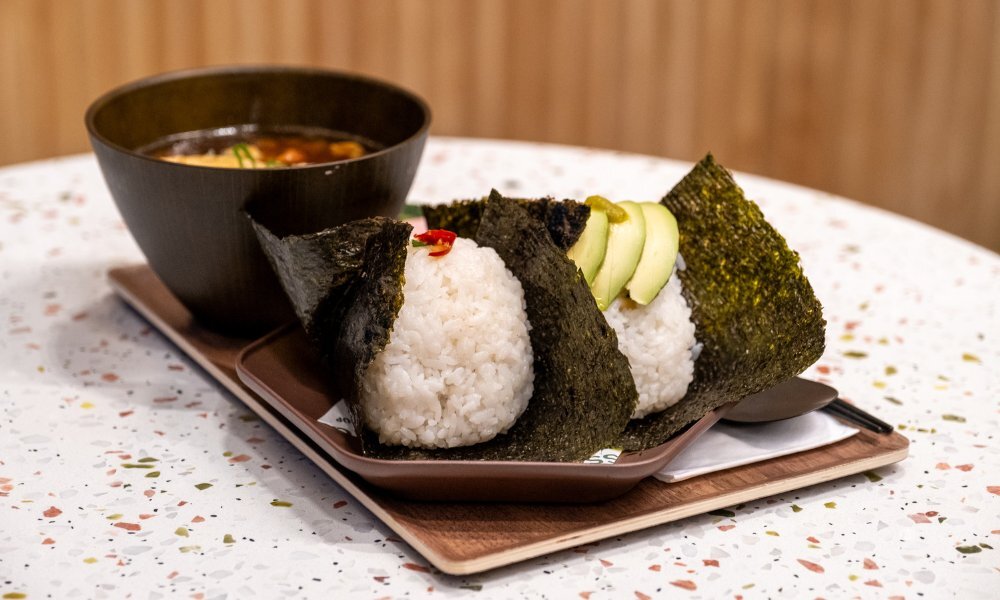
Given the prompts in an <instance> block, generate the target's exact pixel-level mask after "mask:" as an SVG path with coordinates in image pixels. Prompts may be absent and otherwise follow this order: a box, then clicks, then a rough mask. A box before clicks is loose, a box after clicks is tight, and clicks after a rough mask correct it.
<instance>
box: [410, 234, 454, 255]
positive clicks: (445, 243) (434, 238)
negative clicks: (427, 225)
mask: <svg viewBox="0 0 1000 600" xmlns="http://www.w3.org/2000/svg"><path fill="white" fill-rule="evenodd" d="M413 237H414V239H416V240H417V241H419V242H422V243H423V245H427V246H431V252H430V255H431V256H444V255H445V254H448V253H449V252H451V247H452V245H454V243H455V238H456V237H458V236H456V235H455V234H454V232H451V231H448V230H447V229H431V230H430V231H428V232H426V233H421V234H420V235H415V236H413Z"/></svg>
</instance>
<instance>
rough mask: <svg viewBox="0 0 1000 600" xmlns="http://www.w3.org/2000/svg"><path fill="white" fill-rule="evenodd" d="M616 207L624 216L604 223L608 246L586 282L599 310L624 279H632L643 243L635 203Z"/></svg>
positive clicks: (643, 227)
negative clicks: (590, 280)
mask: <svg viewBox="0 0 1000 600" xmlns="http://www.w3.org/2000/svg"><path fill="white" fill-rule="evenodd" d="M618 206H620V207H621V208H623V209H625V212H626V213H627V214H628V219H626V220H624V221H622V222H621V223H610V224H609V225H608V249H607V252H605V254H604V262H602V263H601V267H600V268H599V269H598V270H597V275H595V276H594V282H593V283H592V284H591V285H590V291H591V292H592V293H593V294H594V298H595V299H596V300H597V306H598V307H600V309H601V310H605V309H607V308H608V307H609V306H611V302H612V301H614V299H615V298H617V297H618V294H619V293H620V292H621V291H622V288H623V287H625V284H626V283H627V282H628V280H629V279H632V274H633V273H634V272H635V267H636V266H637V265H638V264H639V258H640V257H641V256H642V247H643V244H644V243H645V242H646V219H645V217H643V214H642V209H641V208H639V205H638V204H636V203H635V202H619V203H618Z"/></svg>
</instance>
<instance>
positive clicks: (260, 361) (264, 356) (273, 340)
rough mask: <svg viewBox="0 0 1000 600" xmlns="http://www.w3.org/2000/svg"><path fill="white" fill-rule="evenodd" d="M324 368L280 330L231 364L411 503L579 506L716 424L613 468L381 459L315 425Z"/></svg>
mask: <svg viewBox="0 0 1000 600" xmlns="http://www.w3.org/2000/svg"><path fill="white" fill-rule="evenodd" d="M325 371H326V370H325V369H324V368H323V367H322V365H321V363H320V361H319V359H318V357H317V356H316V354H315V353H314V352H313V350H312V347H311V346H310V344H309V341H308V339H307V337H306V334H305V332H304V331H302V328H301V327H299V326H298V325H289V326H286V327H282V328H280V329H278V330H276V331H274V332H272V333H270V334H268V335H266V336H264V337H263V338H261V339H259V340H257V341H255V342H253V343H252V344H250V345H249V346H247V347H246V348H245V349H244V350H243V351H242V352H241V353H240V356H239V358H237V360H236V372H237V374H238V375H239V378H240V381H242V382H243V384H244V385H246V386H247V387H248V388H250V389H251V390H253V392H254V393H256V394H257V395H258V396H260V398H261V399H263V400H264V401H265V402H267V403H268V404H270V405H271V407H272V408H274V409H276V410H277V411H278V412H279V413H280V414H281V415H282V416H284V417H285V418H286V419H288V420H289V421H290V422H291V423H293V424H294V425H295V426H296V427H298V428H299V430H300V431H302V432H303V433H305V434H306V435H307V436H309V438H310V439H311V440H312V441H313V442H315V443H316V445H317V446H319V447H320V448H322V449H323V450H324V451H325V452H326V453H327V454H329V455H330V456H331V457H333V459H334V460H336V461H337V462H338V463H340V465H341V466H343V467H345V468H347V469H350V470H351V471H353V472H355V473H357V474H358V475H360V476H361V477H362V478H364V479H365V480H366V481H368V482H369V483H371V484H373V485H375V486H378V487H380V488H382V489H385V490H388V491H391V492H393V493H395V494H397V495H399V496H401V497H405V498H410V499H414V500H437V501H442V500H443V501H480V502H482V501H486V502H498V501H500V502H558V503H585V502H598V501H602V500H608V499H611V498H614V497H616V496H620V495H621V494H624V493H625V492H627V491H628V490H630V489H631V488H633V487H634V486H635V485H636V484H637V483H639V482H640V481H641V480H642V479H644V478H646V477H648V476H650V475H652V474H653V473H655V472H657V471H659V470H660V469H662V468H663V467H664V466H665V465H666V464H667V463H668V462H670V460H671V459H673V458H674V457H675V456H677V454H679V453H680V452H681V451H682V450H683V449H684V448H686V447H687V446H688V445H689V444H691V442H693V441H694V440H696V439H697V438H698V437H699V436H700V435H701V434H703V433H704V432H705V431H707V430H708V429H709V427H711V426H712V425H714V424H715V422H716V421H718V420H719V418H721V416H722V415H723V413H724V411H725V408H723V409H719V410H716V411H713V412H711V413H709V414H708V415H705V416H704V417H702V418H701V419H700V420H698V421H696V422H695V423H693V424H691V425H690V426H689V427H688V428H687V429H685V430H684V431H683V432H681V433H679V434H678V435H676V436H674V437H673V438H671V439H670V440H669V441H667V442H666V443H664V444H661V445H659V446H656V447H655V448H650V449H648V450H643V451H641V452H626V453H624V454H622V455H621V456H620V457H619V458H618V460H617V461H616V462H615V463H614V464H585V463H556V462H521V461H460V460H383V459H377V458H371V457H368V456H364V455H363V454H361V449H360V444H359V442H358V439H357V438H356V437H354V436H352V435H349V434H347V433H345V432H344V431H342V430H340V429H337V428H336V427H331V426H329V425H326V424H324V423H320V422H319V419H320V417H322V416H323V415H324V414H325V413H326V412H327V411H328V410H329V409H330V408H331V407H332V406H333V405H334V404H335V403H336V402H337V398H334V397H332V396H331V395H330V393H329V392H328V390H329V389H330V386H329V384H328V383H327V380H326V379H325V378H324V377H325Z"/></svg>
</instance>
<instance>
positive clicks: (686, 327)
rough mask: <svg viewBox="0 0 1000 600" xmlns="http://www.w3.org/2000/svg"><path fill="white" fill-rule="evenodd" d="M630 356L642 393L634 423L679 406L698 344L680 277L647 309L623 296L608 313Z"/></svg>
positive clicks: (622, 348)
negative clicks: (694, 350) (682, 292)
mask: <svg viewBox="0 0 1000 600" xmlns="http://www.w3.org/2000/svg"><path fill="white" fill-rule="evenodd" d="M604 316H605V317H606V318H607V320H608V323H609V324H610V325H611V326H612V327H613V328H614V330H615V333H617V334H618V348H619V349H620V350H621V351H622V353H623V354H625V356H626V357H628V362H629V364H630V365H631V367H632V378H633V379H635V387H636V389H637V390H638V392H639V403H638V405H637V406H636V409H635V412H634V413H632V418H633V419H640V418H642V417H645V416H646V415H648V414H651V413H654V412H659V411H662V410H664V409H666V408H668V407H670V406H673V405H674V404H676V403H677V402H678V401H679V400H680V399H681V398H683V397H684V394H685V393H686V392H687V388H688V385H689V384H690V383H691V380H692V379H693V378H694V356H693V353H692V350H693V349H695V346H696V341H695V337H694V329H695V328H694V323H692V322H691V309H690V308H688V305H687V302H686V301H685V300H684V296H682V295H681V283H680V278H678V277H677V275H676V273H675V274H674V275H672V276H671V277H670V280H669V281H668V282H667V285H665V286H664V287H663V289H662V290H660V293H659V294H657V296H656V298H654V299H653V301H652V302H650V303H649V304H648V305H647V306H639V305H638V304H636V303H635V302H633V301H631V300H629V299H627V298H624V297H619V298H618V299H616V300H615V301H614V302H613V303H612V304H611V306H609V307H608V309H607V310H606V311H604Z"/></svg>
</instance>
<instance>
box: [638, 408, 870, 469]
mask: <svg viewBox="0 0 1000 600" xmlns="http://www.w3.org/2000/svg"><path fill="white" fill-rule="evenodd" d="M857 432H858V430H857V429H855V428H854V427H849V426H847V425H844V424H843V423H841V422H840V421H838V420H837V419H835V418H834V417H831V416H830V415H828V414H826V413H824V412H822V411H814V412H811V413H808V414H805V415H802V416H801V417H795V418H794V419H786V420H784V421H775V422H773V423H747V424H730V423H724V422H719V423H716V424H715V425H714V426H712V428H711V429H709V430H708V431H706V432H705V433H703V434H702V436H701V437H699V438H698V439H697V440H695V441H694V442H693V443H692V444H691V445H690V446H688V447H687V448H685V449H684V451H683V452H681V453H680V454H679V455H678V456H677V458H675V459H674V460H672V461H670V463H669V464H668V465H667V466H666V467H664V468H663V469H662V470H661V471H659V472H658V473H655V474H654V475H653V476H654V477H656V478H657V479H659V480H660V481H665V482H667V483H672V482H675V481H681V480H683V479H688V478H691V477H696V476H698V475H704V474H705V473H712V472H714V471H721V470H723V469H729V468H732V467H738V466H740V465H747V464H750V463H754V462H757V461H761V460H766V459H768V458H775V457H778V456H785V455H787V454H794V453H796V452H802V451H803V450H811V449H812V448H818V447H820V446H825V445H827V444H832V443H834V442H839V441H840V440H843V439H845V438H848V437H851V436H852V435H854V434H855V433H857Z"/></svg>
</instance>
